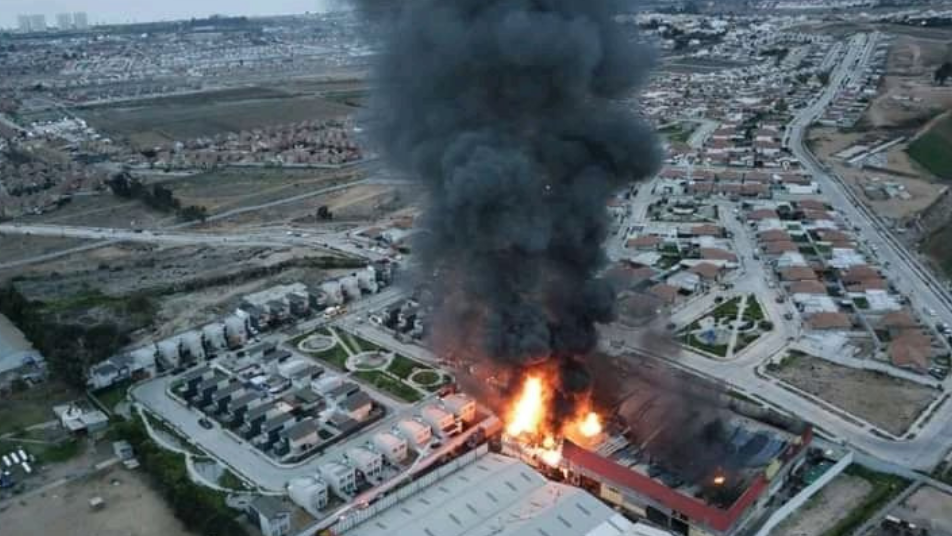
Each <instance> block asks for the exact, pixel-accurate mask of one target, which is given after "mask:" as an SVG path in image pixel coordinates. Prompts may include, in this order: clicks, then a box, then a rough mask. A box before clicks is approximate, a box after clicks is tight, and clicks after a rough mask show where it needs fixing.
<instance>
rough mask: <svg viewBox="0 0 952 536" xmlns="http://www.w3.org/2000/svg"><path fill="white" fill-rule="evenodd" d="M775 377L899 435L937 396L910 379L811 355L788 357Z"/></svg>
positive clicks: (929, 389)
mask: <svg viewBox="0 0 952 536" xmlns="http://www.w3.org/2000/svg"><path fill="white" fill-rule="evenodd" d="M771 374H773V375H774V376H776V377H777V378H779V379H781V380H784V381H786V382H787V383H790V384H791V385H794V386H796V387H798V388H799V389H802V390H804V391H806V392H808V393H810V394H812V395H814V396H817V397H819V398H822V399H823V400H826V401H827V402H829V403H831V404H833V405H834V406H836V407H838V408H840V409H842V410H844V411H846V412H848V413H850V414H852V415H855V416H857V417H859V418H861V419H864V420H866V421H868V422H870V423H871V424H873V425H875V426H877V427H879V428H882V429H883V430H886V431H888V432H889V433H892V434H895V435H902V434H904V433H905V432H906V430H907V429H908V428H909V426H911V425H912V423H913V422H915V420H916V418H917V417H918V416H919V414H920V413H922V411H923V410H924V409H925V408H926V407H927V406H928V405H929V403H931V402H932V401H933V400H934V399H935V397H936V396H937V392H936V390H935V389H931V388H929V387H926V386H923V385H919V384H917V383H914V382H911V381H908V380H902V379H899V378H894V377H891V376H888V375H886V374H883V373H880V372H875V371H869V370H859V369H852V368H848V367H844V366H841V365H836V364H833V363H830V362H829V361H826V360H823V359H820V358H816V357H811V356H802V357H797V358H787V359H786V360H785V361H784V363H783V365H782V367H781V368H780V370H778V371H776V372H772V373H771Z"/></svg>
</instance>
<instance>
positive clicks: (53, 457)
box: [24, 439, 85, 463]
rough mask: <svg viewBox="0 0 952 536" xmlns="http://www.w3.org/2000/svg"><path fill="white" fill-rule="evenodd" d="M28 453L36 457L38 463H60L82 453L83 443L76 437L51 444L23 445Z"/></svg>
mask: <svg viewBox="0 0 952 536" xmlns="http://www.w3.org/2000/svg"><path fill="white" fill-rule="evenodd" d="M24 448H25V449H26V450H27V451H29V453H30V454H32V455H33V456H35V457H36V461H37V462H39V463H61V462H65V461H68V460H71V459H73V458H75V457H76V456H79V455H80V454H82V453H83V451H84V450H85V445H84V444H83V443H82V442H81V441H80V440H78V439H68V440H66V441H63V442H61V443H56V444H53V445H37V444H35V443H30V444H27V445H24Z"/></svg>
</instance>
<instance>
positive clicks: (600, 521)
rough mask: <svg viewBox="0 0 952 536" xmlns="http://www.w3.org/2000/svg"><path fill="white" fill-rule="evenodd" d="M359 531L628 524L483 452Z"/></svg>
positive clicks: (382, 533)
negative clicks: (480, 456) (481, 455)
mask: <svg viewBox="0 0 952 536" xmlns="http://www.w3.org/2000/svg"><path fill="white" fill-rule="evenodd" d="M354 532H355V533H359V534H360V535H361V536H391V535H393V534H400V535H401V536H457V535H463V534H465V535H466V536H488V535H495V536H516V535H518V536H523V535H526V536H546V535H549V536H575V535H579V536H582V535H585V536H588V535H593V536H594V535H597V536H621V535H624V534H640V533H639V532H635V531H633V524H632V523H631V522H630V521H628V520H627V519H625V517H623V516H622V515H620V514H617V513H615V512H614V511H612V509H611V508H609V507H608V506H606V505H604V504H603V503H601V502H600V501H599V500H598V499H596V498H595V497H593V496H592V495H590V494H588V493H587V492H585V491H584V490H581V489H579V488H575V487H572V486H567V485H564V484H558V483H555V482H551V481H548V480H546V479H545V478H544V477H543V476H542V475H540V474H539V473H537V472H536V471H535V470H533V469H532V468H531V467H529V466H528V465H526V464H524V463H522V462H520V461H518V460H516V459H513V458H508V457H505V456H499V455H496V454H487V455H485V456H483V457H482V458H480V459H479V460H478V461H476V462H475V463H473V464H471V465H469V466H466V467H464V468H463V469H461V470H459V471H457V472H455V473H452V474H451V475H449V476H447V477H446V478H443V479H441V480H438V481H436V482H435V483H434V484H433V485H431V486H429V487H427V488H425V489H423V490H422V491H420V492H419V493H417V494H416V495H413V496H411V497H409V498H408V499H406V500H405V501H402V502H400V503H398V504H396V505H395V506H393V507H391V508H389V509H386V510H384V511H383V512H381V513H380V514H378V515H376V516H373V517H370V518H369V519H368V520H367V521H366V522H365V523H362V524H361V525H359V526H358V527H356V530H355V531H354Z"/></svg>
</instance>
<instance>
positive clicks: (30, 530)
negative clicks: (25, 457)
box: [2, 469, 191, 536]
mask: <svg viewBox="0 0 952 536" xmlns="http://www.w3.org/2000/svg"><path fill="white" fill-rule="evenodd" d="M93 497H102V499H103V500H104V501H105V502H106V507H105V509H103V510H102V511H99V512H93V511H92V510H91V509H90V508H89V500H90V499H91V498H93ZM2 517H3V521H2V523H3V534H4V536H33V535H35V534H89V535H92V534H95V535H97V536H168V535H172V534H175V535H179V534H181V535H183V536H184V535H188V534H191V533H189V532H188V531H186V530H185V527H184V526H183V525H182V524H181V523H180V522H179V521H178V520H177V519H176V518H175V517H174V516H173V515H172V512H171V509H170V508H169V507H168V506H167V505H166V504H165V503H164V502H163V501H162V498H161V497H160V496H159V495H158V494H157V493H156V492H155V491H153V490H152V489H151V488H150V487H149V486H148V484H147V483H146V481H145V479H144V477H143V475H142V474H141V473H137V472H130V471H125V470H122V469H113V470H109V471H107V472H104V473H99V474H98V475H95V476H91V477H88V478H86V479H82V480H78V481H76V482H71V483H69V484H67V485H65V486H63V487H59V488H54V489H52V490H50V491H49V492H47V493H46V494H45V497H44V496H36V497H32V498H29V499H26V500H22V501H16V502H14V503H12V504H11V505H10V506H9V507H8V508H7V509H6V511H4V512H3V515H2Z"/></svg>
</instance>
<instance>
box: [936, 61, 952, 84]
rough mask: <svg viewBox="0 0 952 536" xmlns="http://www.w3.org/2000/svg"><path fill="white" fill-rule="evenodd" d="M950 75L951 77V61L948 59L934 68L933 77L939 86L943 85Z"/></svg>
mask: <svg viewBox="0 0 952 536" xmlns="http://www.w3.org/2000/svg"><path fill="white" fill-rule="evenodd" d="M950 77H952V62H948V61H947V62H945V63H943V64H942V65H940V66H939V68H938V69H936V70H935V74H934V75H933V79H934V80H935V82H936V83H937V84H939V85H940V86H944V85H945V82H946V80H948V79H949V78H950Z"/></svg>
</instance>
